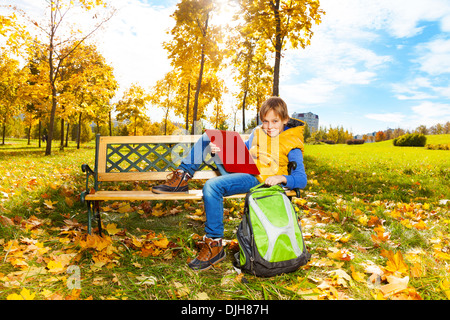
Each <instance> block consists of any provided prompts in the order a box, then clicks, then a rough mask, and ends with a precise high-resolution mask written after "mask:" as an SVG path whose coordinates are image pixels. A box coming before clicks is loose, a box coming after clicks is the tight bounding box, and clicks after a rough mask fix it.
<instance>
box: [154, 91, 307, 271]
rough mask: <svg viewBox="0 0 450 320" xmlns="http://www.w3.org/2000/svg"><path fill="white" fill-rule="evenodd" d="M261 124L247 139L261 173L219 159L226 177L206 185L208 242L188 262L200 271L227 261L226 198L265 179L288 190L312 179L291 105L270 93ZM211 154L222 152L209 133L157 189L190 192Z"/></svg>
mask: <svg viewBox="0 0 450 320" xmlns="http://www.w3.org/2000/svg"><path fill="white" fill-rule="evenodd" d="M259 116H260V119H261V121H262V125H260V126H258V127H256V128H255V129H254V130H253V132H252V133H251V134H250V136H249V139H248V140H247V141H246V142H245V145H246V147H247V148H248V149H249V151H250V154H251V156H252V158H253V159H254V161H255V163H256V165H257V167H258V169H259V171H260V175H258V176H255V175H251V174H247V173H228V172H226V171H225V169H224V168H223V165H221V164H220V163H216V165H217V167H218V169H219V171H220V173H221V175H220V176H217V177H215V178H212V179H210V180H208V181H206V183H205V185H204V187H203V201H204V205H205V213H206V222H205V232H206V235H205V242H204V245H203V247H202V248H201V250H200V252H199V254H198V256H197V258H195V259H194V260H193V261H191V262H190V263H189V267H190V268H191V269H193V270H195V271H201V270H207V269H209V268H211V267H212V266H213V265H214V264H216V263H219V262H221V261H222V260H223V259H225V250H224V248H223V245H222V237H223V233H224V226H223V198H224V197H226V196H230V195H233V194H238V193H247V192H248V191H249V190H250V189H251V188H253V187H255V186H256V185H258V184H260V183H265V184H266V185H269V186H273V185H276V184H281V186H283V187H286V188H288V189H294V188H300V189H303V188H304V187H305V186H306V182H307V178H306V173H305V168H304V165H303V154H302V151H303V143H302V141H301V135H302V132H303V128H302V127H301V126H302V125H303V123H301V122H300V121H298V120H295V119H290V118H289V114H288V110H287V106H286V103H285V102H284V101H283V100H282V99H281V98H279V97H270V98H269V99H267V100H266V101H265V102H263V104H262V105H261V109H260V113H259ZM205 150H206V151H207V152H212V153H214V152H218V151H220V150H219V149H218V147H217V146H216V145H214V144H213V143H211V142H210V141H209V137H208V136H207V135H206V134H204V135H203V136H202V138H201V139H199V140H198V141H197V142H196V143H195V145H194V147H193V149H191V151H190V153H189V155H188V157H186V158H185V159H184V160H183V161H182V162H181V164H180V166H179V167H178V169H177V170H176V171H174V172H172V173H171V174H170V176H168V179H167V180H166V182H165V183H164V184H162V185H159V186H155V187H153V189H152V190H153V192H155V193H173V192H187V191H188V181H189V179H190V177H192V176H193V175H194V173H195V171H196V170H198V168H199V167H200V165H201V164H202V162H203V157H204V155H205V153H204V152H203V151H205ZM290 161H295V162H297V168H296V169H294V170H292V172H291V173H290V174H289V173H288V168H287V167H288V163H289V162H290Z"/></svg>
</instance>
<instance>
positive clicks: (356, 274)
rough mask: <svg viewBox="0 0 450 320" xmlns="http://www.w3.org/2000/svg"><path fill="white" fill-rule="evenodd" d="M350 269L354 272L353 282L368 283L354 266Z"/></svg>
mask: <svg viewBox="0 0 450 320" xmlns="http://www.w3.org/2000/svg"><path fill="white" fill-rule="evenodd" d="M350 269H351V270H352V278H353V280H355V281H358V282H366V280H365V275H364V273H362V272H359V271H356V270H355V268H354V267H353V265H352V266H350Z"/></svg>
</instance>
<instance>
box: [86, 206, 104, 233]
mask: <svg viewBox="0 0 450 320" xmlns="http://www.w3.org/2000/svg"><path fill="white" fill-rule="evenodd" d="M86 203H87V214H88V216H87V219H88V222H87V227H88V230H87V231H88V234H92V220H94V219H96V220H97V226H98V232H99V234H100V236H102V219H101V215H100V201H86Z"/></svg>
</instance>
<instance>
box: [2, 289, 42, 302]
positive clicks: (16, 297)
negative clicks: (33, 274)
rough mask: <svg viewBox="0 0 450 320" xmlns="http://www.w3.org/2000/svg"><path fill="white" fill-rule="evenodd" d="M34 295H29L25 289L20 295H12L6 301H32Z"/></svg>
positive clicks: (28, 291)
mask: <svg viewBox="0 0 450 320" xmlns="http://www.w3.org/2000/svg"><path fill="white" fill-rule="evenodd" d="M35 295H36V293H31V292H30V290H28V289H27V288H23V289H22V291H20V294H17V293H13V294H10V295H8V296H7V297H6V300H34V297H35Z"/></svg>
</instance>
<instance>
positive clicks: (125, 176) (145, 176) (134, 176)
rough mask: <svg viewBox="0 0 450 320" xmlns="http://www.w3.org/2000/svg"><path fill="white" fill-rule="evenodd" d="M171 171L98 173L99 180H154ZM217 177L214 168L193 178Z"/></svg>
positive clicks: (199, 172) (162, 177)
mask: <svg viewBox="0 0 450 320" xmlns="http://www.w3.org/2000/svg"><path fill="white" fill-rule="evenodd" d="M170 172H171V171H149V172H109V173H100V172H99V173H98V181H141V180H142V181H154V180H166V178H167V175H168V174H169V173H170ZM214 177H217V173H216V172H215V171H212V170H205V171H197V172H196V173H195V174H194V176H193V177H192V179H197V180H202V179H211V178H214Z"/></svg>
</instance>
